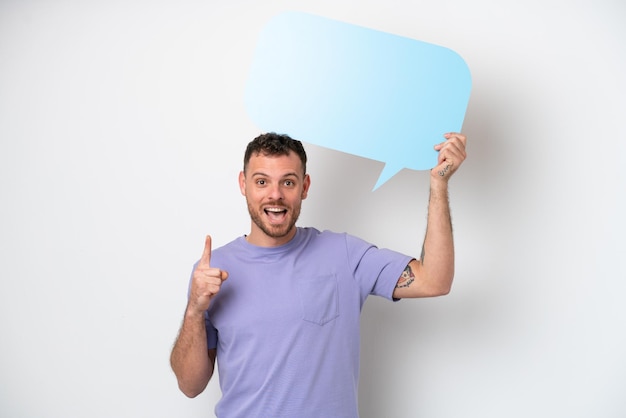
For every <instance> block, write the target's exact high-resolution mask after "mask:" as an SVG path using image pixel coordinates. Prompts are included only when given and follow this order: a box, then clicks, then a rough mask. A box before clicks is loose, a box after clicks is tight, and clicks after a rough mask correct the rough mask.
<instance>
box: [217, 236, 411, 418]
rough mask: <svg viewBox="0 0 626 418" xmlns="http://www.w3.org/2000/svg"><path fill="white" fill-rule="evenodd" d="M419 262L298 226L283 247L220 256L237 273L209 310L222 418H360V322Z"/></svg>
mask: <svg viewBox="0 0 626 418" xmlns="http://www.w3.org/2000/svg"><path fill="white" fill-rule="evenodd" d="M410 260H411V257H409V256H406V255H403V254H400V253H397V252H394V251H391V250H387V249H378V248H376V247H375V246H373V245H371V244H369V243H367V242H365V241H363V240H361V239H359V238H355V237H353V236H350V235H347V234H338V233H333V232H329V231H324V232H320V231H318V230H316V229H313V228H298V230H297V233H296V235H295V237H294V238H293V239H292V240H291V241H290V242H289V243H287V244H285V245H283V246H280V247H273V248H265V247H257V246H254V245H251V244H249V243H248V242H247V241H246V239H245V237H240V238H237V239H235V240H234V241H232V242H230V243H229V244H227V245H225V246H223V247H221V248H218V249H215V250H214V251H213V252H212V254H211V266H212V267H218V268H221V269H223V270H226V271H227V272H228V274H229V277H228V280H226V281H225V282H224V283H223V285H222V288H221V290H220V292H219V293H218V295H217V296H216V297H215V299H214V300H213V302H212V303H211V306H210V308H209V310H208V311H207V321H206V324H207V338H208V344H209V348H217V364H218V370H219V377H220V386H221V389H222V398H221V400H220V401H219V402H218V404H217V405H216V408H215V412H216V414H217V416H218V417H220V418H222V417H223V418H257V417H258V418H261V417H262V418H279V417H285V418H286V417H289V418H294V417H297V418H307V417H311V418H320V417H324V418H339V417H342V418H353V417H358V402H357V391H358V389H357V385H358V377H359V342H360V341H359V340H360V336H359V323H360V321H359V317H360V313H361V308H362V306H363V303H364V302H365V299H366V298H367V296H368V295H371V294H373V295H378V296H383V297H385V298H387V299H392V293H393V290H394V288H395V286H396V283H397V281H398V278H399V277H400V275H401V274H402V271H403V270H404V269H405V268H406V265H407V264H408V263H409V261H410Z"/></svg>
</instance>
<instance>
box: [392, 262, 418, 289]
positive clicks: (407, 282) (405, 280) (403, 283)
mask: <svg viewBox="0 0 626 418" xmlns="http://www.w3.org/2000/svg"><path fill="white" fill-rule="evenodd" d="M414 281H415V274H413V270H412V269H411V266H409V265H408V264H407V266H406V268H405V269H404V271H403V272H402V276H400V279H398V284H397V285H396V289H400V288H402V287H409V286H411V283H413V282H414Z"/></svg>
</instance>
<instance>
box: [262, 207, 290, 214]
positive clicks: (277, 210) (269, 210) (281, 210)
mask: <svg viewBox="0 0 626 418" xmlns="http://www.w3.org/2000/svg"><path fill="white" fill-rule="evenodd" d="M265 210H266V211H268V212H275V213H278V212H284V211H285V209H282V208H267V209H265Z"/></svg>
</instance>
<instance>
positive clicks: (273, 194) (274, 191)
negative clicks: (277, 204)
mask: <svg viewBox="0 0 626 418" xmlns="http://www.w3.org/2000/svg"><path fill="white" fill-rule="evenodd" d="M280 186H281V185H280V183H275V184H273V185H272V186H271V187H270V190H269V198H270V199H272V200H282V199H283V190H282V188H281V187H280Z"/></svg>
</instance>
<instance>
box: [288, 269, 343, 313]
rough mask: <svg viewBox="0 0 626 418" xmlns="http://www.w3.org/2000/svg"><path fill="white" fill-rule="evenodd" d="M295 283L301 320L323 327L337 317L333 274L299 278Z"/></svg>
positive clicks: (337, 296) (337, 300)
mask: <svg viewBox="0 0 626 418" xmlns="http://www.w3.org/2000/svg"><path fill="white" fill-rule="evenodd" d="M297 283H298V292H299V296H300V304H301V306H302V319H304V320H305V321H308V322H313V323H315V324H318V325H324V324H327V323H328V322H330V321H332V320H333V319H335V318H337V317H338V316H339V295H338V288H337V277H336V276H335V275H334V274H327V275H323V276H315V277H307V278H300V279H299V280H298V281H297Z"/></svg>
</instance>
